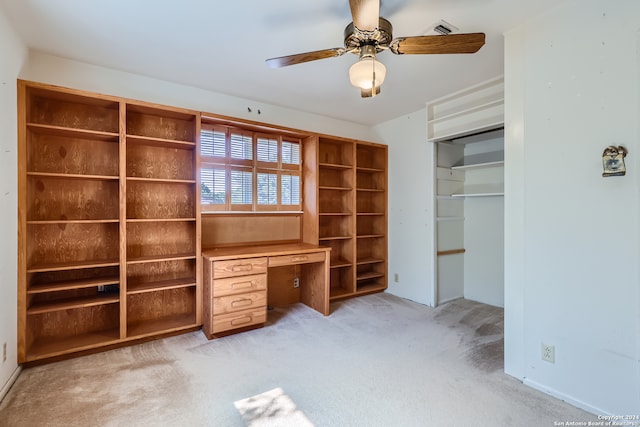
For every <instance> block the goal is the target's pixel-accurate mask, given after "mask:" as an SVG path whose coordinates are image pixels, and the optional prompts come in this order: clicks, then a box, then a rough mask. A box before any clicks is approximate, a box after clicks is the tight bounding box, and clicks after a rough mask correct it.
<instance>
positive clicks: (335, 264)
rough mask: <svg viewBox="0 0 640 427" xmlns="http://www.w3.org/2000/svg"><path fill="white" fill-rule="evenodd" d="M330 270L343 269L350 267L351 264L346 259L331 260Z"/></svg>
mask: <svg viewBox="0 0 640 427" xmlns="http://www.w3.org/2000/svg"><path fill="white" fill-rule="evenodd" d="M329 264H330V267H331V268H343V267H351V262H349V261H347V260H346V259H342V258H338V259H332V260H331V262H330V263H329Z"/></svg>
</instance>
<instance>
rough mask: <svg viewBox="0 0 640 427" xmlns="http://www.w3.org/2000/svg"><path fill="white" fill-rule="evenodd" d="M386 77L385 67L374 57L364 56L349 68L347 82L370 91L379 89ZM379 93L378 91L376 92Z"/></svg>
mask: <svg viewBox="0 0 640 427" xmlns="http://www.w3.org/2000/svg"><path fill="white" fill-rule="evenodd" d="M386 76H387V67H385V66H384V64H383V63H382V62H380V61H378V60H376V59H375V58H374V57H370V56H366V57H364V58H361V59H360V60H359V61H358V62H356V63H355V64H353V65H352V66H351V68H349V80H350V81H351V84H352V85H353V86H355V87H357V88H360V89H363V90H369V91H371V88H372V87H374V86H375V87H376V88H379V87H380V86H381V85H382V83H383V82H384V78H385V77H386ZM377 92H379V90H378V91H377Z"/></svg>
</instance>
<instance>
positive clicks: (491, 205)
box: [464, 171, 504, 307]
mask: <svg viewBox="0 0 640 427" xmlns="http://www.w3.org/2000/svg"><path fill="white" fill-rule="evenodd" d="M466 173H467V174H469V171H467V172H466ZM464 218H465V219H464V248H465V251H466V252H465V254H464V297H465V298H466V299H469V300H472V301H478V302H482V303H485V304H490V305H494V306H496V307H504V200H503V198H502V197H467V198H466V199H465V201H464Z"/></svg>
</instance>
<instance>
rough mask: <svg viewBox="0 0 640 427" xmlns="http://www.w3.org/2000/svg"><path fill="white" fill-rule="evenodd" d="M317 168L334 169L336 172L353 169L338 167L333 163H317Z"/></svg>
mask: <svg viewBox="0 0 640 427" xmlns="http://www.w3.org/2000/svg"><path fill="white" fill-rule="evenodd" d="M318 166H320V167H321V168H324V169H336V170H347V169H353V166H351V165H340V164H335V163H319V164H318Z"/></svg>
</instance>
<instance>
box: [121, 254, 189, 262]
mask: <svg viewBox="0 0 640 427" xmlns="http://www.w3.org/2000/svg"><path fill="white" fill-rule="evenodd" d="M195 258H196V255H195V254H193V253H188V254H174V255H158V256H144V257H136V258H129V259H127V264H145V263H149V262H160V261H179V260H183V259H195Z"/></svg>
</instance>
